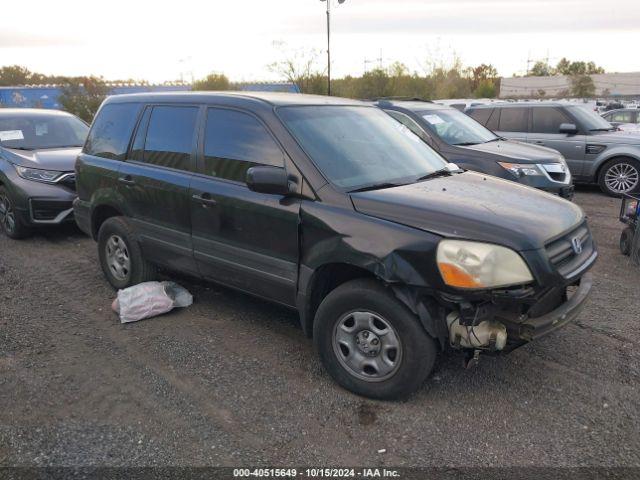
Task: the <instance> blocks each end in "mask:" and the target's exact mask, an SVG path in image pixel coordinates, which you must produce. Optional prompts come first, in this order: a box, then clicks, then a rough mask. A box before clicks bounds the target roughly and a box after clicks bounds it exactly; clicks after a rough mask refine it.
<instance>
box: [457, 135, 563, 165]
mask: <svg viewBox="0 0 640 480" xmlns="http://www.w3.org/2000/svg"><path fill="white" fill-rule="evenodd" d="M458 148H462V149H465V150H473V151H475V152H480V153H483V154H484V155H485V157H486V156H487V155H497V156H499V157H502V159H504V160H506V161H509V160H514V161H517V162H519V163H558V162H562V158H563V157H562V155H560V154H559V153H558V152H557V151H556V150H553V149H551V148H547V147H542V146H538V145H531V144H529V143H522V142H516V141H512V140H498V141H495V142H487V143H479V144H477V145H461V146H459V147H458ZM496 160H500V159H499V158H497V159H496Z"/></svg>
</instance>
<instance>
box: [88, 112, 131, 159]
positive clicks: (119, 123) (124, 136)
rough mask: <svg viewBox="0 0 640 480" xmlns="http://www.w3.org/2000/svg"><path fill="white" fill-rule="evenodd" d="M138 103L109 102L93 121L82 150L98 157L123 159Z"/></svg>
mask: <svg viewBox="0 0 640 480" xmlns="http://www.w3.org/2000/svg"><path fill="white" fill-rule="evenodd" d="M139 110H140V104H138V103H111V104H108V105H105V106H104V107H102V108H101V109H100V111H99V112H98V116H97V117H96V119H95V120H94V121H93V125H92V127H91V131H90V132H89V137H88V138H87V143H86V144H85V147H84V152H85V153H88V154H89V155H95V156H98V157H104V158H111V159H115V160H124V157H125V155H126V153H127V146H128V145H129V138H130V137H131V131H132V130H133V127H134V124H135V122H136V118H137V116H138V111H139Z"/></svg>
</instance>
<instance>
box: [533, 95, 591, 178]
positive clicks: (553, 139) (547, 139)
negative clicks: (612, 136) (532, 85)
mask: <svg viewBox="0 0 640 480" xmlns="http://www.w3.org/2000/svg"><path fill="white" fill-rule="evenodd" d="M531 110H532V115H531V129H530V132H529V135H528V136H527V141H528V142H529V143H533V144H534V145H542V146H544V147H549V148H553V149H554V150H557V151H559V152H560V153H561V154H562V155H563V156H564V158H565V159H566V160H567V164H568V165H569V170H570V171H571V173H572V175H574V176H576V177H580V176H581V175H583V174H584V173H583V169H584V160H585V144H586V136H585V135H583V134H582V133H577V134H575V135H574V134H571V135H569V134H566V133H560V125H561V124H563V123H573V124H575V121H574V120H573V119H572V118H570V117H569V116H568V115H567V114H566V113H564V112H563V111H562V110H561V109H559V108H556V107H532V108H531Z"/></svg>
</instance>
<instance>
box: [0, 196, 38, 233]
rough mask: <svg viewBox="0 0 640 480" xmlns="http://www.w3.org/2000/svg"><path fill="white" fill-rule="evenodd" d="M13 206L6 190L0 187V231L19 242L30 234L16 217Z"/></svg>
mask: <svg viewBox="0 0 640 480" xmlns="http://www.w3.org/2000/svg"><path fill="white" fill-rule="evenodd" d="M14 205H15V204H14V202H13V199H12V198H11V195H10V194H9V191H8V190H7V188H6V187H5V186H0V230H2V231H3V232H4V234H5V235H6V236H7V237H9V238H13V239H14V240H20V239H23V238H26V237H28V236H29V235H30V234H31V230H30V229H29V228H28V227H27V226H26V225H24V224H23V223H22V221H21V220H20V217H19V216H18V215H16V211H15V207H14Z"/></svg>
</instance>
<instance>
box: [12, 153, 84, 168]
mask: <svg viewBox="0 0 640 480" xmlns="http://www.w3.org/2000/svg"><path fill="white" fill-rule="evenodd" d="M81 150H82V149H81V148H79V147H74V148H47V149H43V150H16V149H12V148H2V149H1V152H2V155H3V156H4V157H5V159H7V160H8V161H9V162H11V163H13V164H15V165H20V166H22V167H27V168H39V169H42V170H58V171H60V172H72V171H73V170H74V167H75V164H76V157H77V156H78V154H79V153H80V151H81Z"/></svg>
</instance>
